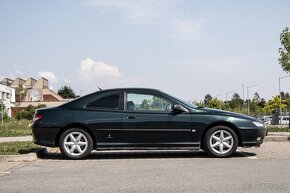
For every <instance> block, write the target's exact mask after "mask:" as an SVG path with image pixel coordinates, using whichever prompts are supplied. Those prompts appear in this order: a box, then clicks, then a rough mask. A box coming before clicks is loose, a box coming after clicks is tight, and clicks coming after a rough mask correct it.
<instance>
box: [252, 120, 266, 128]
mask: <svg viewBox="0 0 290 193" xmlns="http://www.w3.org/2000/svg"><path fill="white" fill-rule="evenodd" d="M253 123H254V124H255V125H256V126H257V127H264V124H263V123H261V122H258V121H253Z"/></svg>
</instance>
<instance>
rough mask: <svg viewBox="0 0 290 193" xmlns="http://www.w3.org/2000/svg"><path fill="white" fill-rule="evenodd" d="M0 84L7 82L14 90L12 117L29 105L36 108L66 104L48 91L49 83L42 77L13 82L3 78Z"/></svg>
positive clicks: (52, 92)
mask: <svg viewBox="0 0 290 193" xmlns="http://www.w3.org/2000/svg"><path fill="white" fill-rule="evenodd" d="M1 82H2V83H7V82H9V85H10V87H11V89H13V90H14V94H13V95H14V104H13V106H12V107H11V115H12V116H15V115H16V113H17V112H19V111H21V110H23V109H25V108H26V107H28V106H29V105H32V106H37V105H40V104H45V105H46V106H47V107H53V106H59V105H61V104H63V103H66V102H67V100H65V99H63V98H62V97H61V96H59V95H58V94H57V93H55V92H54V91H53V90H50V89H49V82H48V80H47V79H45V78H43V77H41V78H39V79H38V80H36V79H34V78H28V79H26V80H24V79H21V78H16V79H15V80H11V79H8V78H4V79H3V80H2V81H1Z"/></svg>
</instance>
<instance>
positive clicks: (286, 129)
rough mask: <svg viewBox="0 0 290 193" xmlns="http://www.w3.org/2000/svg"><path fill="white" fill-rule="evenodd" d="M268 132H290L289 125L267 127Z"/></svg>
mask: <svg viewBox="0 0 290 193" xmlns="http://www.w3.org/2000/svg"><path fill="white" fill-rule="evenodd" d="M267 129H268V132H290V128H289V127H267Z"/></svg>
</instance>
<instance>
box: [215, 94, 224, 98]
mask: <svg viewBox="0 0 290 193" xmlns="http://www.w3.org/2000/svg"><path fill="white" fill-rule="evenodd" d="M218 96H222V95H221V94H218V95H215V96H214V98H217V97H218Z"/></svg>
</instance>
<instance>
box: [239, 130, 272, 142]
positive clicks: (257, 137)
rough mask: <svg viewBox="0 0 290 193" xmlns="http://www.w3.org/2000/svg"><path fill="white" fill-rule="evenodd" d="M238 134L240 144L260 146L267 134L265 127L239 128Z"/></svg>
mask: <svg viewBox="0 0 290 193" xmlns="http://www.w3.org/2000/svg"><path fill="white" fill-rule="evenodd" d="M240 134H241V138H242V143H241V144H240V145H241V146H260V145H261V144H262V143H263V141H264V138H265V136H266V135H267V129H266V128H265V127H253V128H241V129H240Z"/></svg>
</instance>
